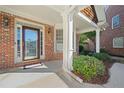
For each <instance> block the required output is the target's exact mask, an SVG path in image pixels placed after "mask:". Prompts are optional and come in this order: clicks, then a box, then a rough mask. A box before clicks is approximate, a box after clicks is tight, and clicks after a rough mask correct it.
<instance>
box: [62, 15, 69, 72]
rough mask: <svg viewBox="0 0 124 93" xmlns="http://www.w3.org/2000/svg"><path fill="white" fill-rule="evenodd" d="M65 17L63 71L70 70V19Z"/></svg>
mask: <svg viewBox="0 0 124 93" xmlns="http://www.w3.org/2000/svg"><path fill="white" fill-rule="evenodd" d="M62 17H63V69H64V70H68V64H67V62H68V29H69V17H68V15H66V14H63V15H62Z"/></svg>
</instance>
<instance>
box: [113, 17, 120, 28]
mask: <svg viewBox="0 0 124 93" xmlns="http://www.w3.org/2000/svg"><path fill="white" fill-rule="evenodd" d="M118 27H120V16H119V15H116V16H113V17H112V29H114V28H118Z"/></svg>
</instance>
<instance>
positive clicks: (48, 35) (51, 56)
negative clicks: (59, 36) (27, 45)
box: [45, 25, 63, 60]
mask: <svg viewBox="0 0 124 93" xmlns="http://www.w3.org/2000/svg"><path fill="white" fill-rule="evenodd" d="M62 56H63V53H56V52H54V27H52V26H49V25H46V26H45V59H46V60H55V59H56V60H59V59H61V60H62Z"/></svg>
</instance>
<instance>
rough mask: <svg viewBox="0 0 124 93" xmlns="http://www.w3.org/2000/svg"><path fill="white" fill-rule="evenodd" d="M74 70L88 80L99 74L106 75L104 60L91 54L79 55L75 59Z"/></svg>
mask: <svg viewBox="0 0 124 93" xmlns="http://www.w3.org/2000/svg"><path fill="white" fill-rule="evenodd" d="M73 70H74V72H76V73H78V74H80V75H82V76H83V78H84V79H85V80H86V81H89V80H91V79H92V78H93V77H96V76H97V75H101V76H102V75H104V73H105V66H104V64H103V62H102V61H100V60H98V59H97V58H95V57H91V56H77V57H75V58H74V60H73Z"/></svg>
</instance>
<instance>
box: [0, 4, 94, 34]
mask: <svg viewBox="0 0 124 93" xmlns="http://www.w3.org/2000/svg"><path fill="white" fill-rule="evenodd" d="M66 7H68V6H67V5H1V6H0V8H4V9H8V10H9V11H12V12H14V13H15V12H16V13H18V14H20V15H23V16H25V17H27V18H31V19H33V20H36V21H40V22H42V23H46V24H50V25H55V24H62V16H61V13H62V12H64V10H65V8H66ZM78 7H82V6H78ZM74 22H75V24H76V29H77V31H81V32H82V30H87V29H93V26H92V25H91V24H90V23H88V22H86V20H84V19H83V18H81V17H79V16H78V14H76V15H75V18H74Z"/></svg>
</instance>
